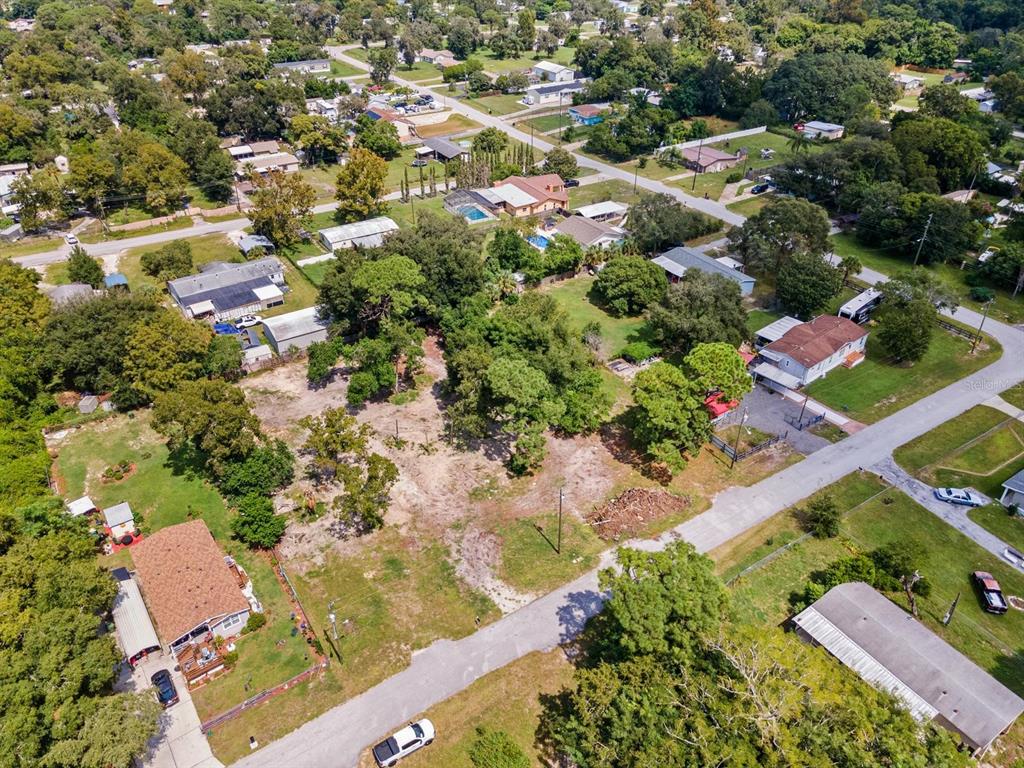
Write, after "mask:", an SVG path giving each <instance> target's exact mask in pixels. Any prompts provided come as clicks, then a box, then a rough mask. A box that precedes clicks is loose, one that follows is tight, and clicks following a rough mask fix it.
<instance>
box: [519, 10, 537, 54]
mask: <svg viewBox="0 0 1024 768" xmlns="http://www.w3.org/2000/svg"><path fill="white" fill-rule="evenodd" d="M536 20H537V17H536V16H535V15H534V13H533V11H532V10H531V9H529V8H523V9H522V10H521V11H519V15H518V16H517V17H516V37H518V38H519V42H520V44H521V45H522V49H523V50H524V51H528V50H530V49H531V48H532V47H533V41H534V39H535V38H536V36H537V27H536V24H535V22H536Z"/></svg>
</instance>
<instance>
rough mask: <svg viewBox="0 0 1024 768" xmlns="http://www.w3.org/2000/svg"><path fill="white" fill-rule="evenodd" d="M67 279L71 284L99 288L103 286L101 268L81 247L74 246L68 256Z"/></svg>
mask: <svg viewBox="0 0 1024 768" xmlns="http://www.w3.org/2000/svg"><path fill="white" fill-rule="evenodd" d="M68 279H69V280H70V281H71V282H72V283H85V284H86V285H91V286H92V287H93V288H99V287H100V286H101V285H103V267H102V266H100V262H99V260H97V259H94V258H93V257H92V256H90V255H89V254H88V253H86V252H85V249H84V248H83V247H82V246H80V245H76V246H75V247H74V248H72V249H71V253H70V254H68Z"/></svg>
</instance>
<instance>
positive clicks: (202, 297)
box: [167, 256, 285, 320]
mask: <svg viewBox="0 0 1024 768" xmlns="http://www.w3.org/2000/svg"><path fill="white" fill-rule="evenodd" d="M284 286H285V283H284V267H283V266H282V264H281V262H280V261H279V260H278V259H277V258H275V257H273V256H268V257H267V258H263V259H257V260H256V261H249V262H245V263H243V264H228V263H226V262H223V261H213V262H210V263H209V264H207V265H206V266H204V267H203V270H202V271H201V272H200V273H199V274H197V275H189V276H188V277H179V278H178V279H177V280H169V281H168V282H167V291H168V292H169V293H170V294H171V298H173V299H174V300H175V302H177V304H178V306H180V307H181V308H182V309H183V310H184V311H185V314H186V315H188V316H189V317H199V316H202V315H212V316H213V317H214V318H215V319H217V320H221V319H227V318H231V317H236V316H238V315H242V314H246V313H249V312H256V311H259V310H260V309H266V308H268V307H272V306H276V305H278V304H281V303H282V302H283V301H284V294H283V290H282V289H283V288H284Z"/></svg>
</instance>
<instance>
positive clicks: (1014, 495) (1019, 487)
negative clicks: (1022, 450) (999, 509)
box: [999, 469, 1024, 512]
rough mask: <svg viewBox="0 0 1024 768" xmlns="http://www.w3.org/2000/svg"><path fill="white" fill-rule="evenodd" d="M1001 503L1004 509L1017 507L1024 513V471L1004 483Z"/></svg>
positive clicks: (1000, 498)
mask: <svg viewBox="0 0 1024 768" xmlns="http://www.w3.org/2000/svg"><path fill="white" fill-rule="evenodd" d="M999 503H1000V504H1002V505H1003V506H1004V507H1012V506H1015V505H1016V507H1017V508H1018V509H1020V510H1021V511H1022V512H1024V469H1022V470H1021V471H1020V472H1018V473H1017V474H1015V475H1014V476H1013V477H1011V478H1009V479H1008V480H1007V481H1006V482H1005V483H1003V495H1002V496H1000V497H999Z"/></svg>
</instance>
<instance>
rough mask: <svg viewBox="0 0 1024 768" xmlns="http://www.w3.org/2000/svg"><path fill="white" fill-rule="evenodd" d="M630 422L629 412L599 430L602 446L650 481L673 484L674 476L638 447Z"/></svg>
mask: <svg viewBox="0 0 1024 768" xmlns="http://www.w3.org/2000/svg"><path fill="white" fill-rule="evenodd" d="M629 421H630V418H629V412H628V411H627V412H626V413H623V414H620V415H619V416H616V417H615V418H614V419H612V420H611V421H609V422H607V423H606V424H604V425H603V426H602V427H601V429H600V430H599V435H600V437H601V444H602V445H603V446H604V448H605V450H606V451H608V453H610V454H611V456H612V458H614V459H615V460H616V461H618V462H620V463H622V464H625V465H627V466H629V467H632V468H633V469H634V470H636V471H637V472H639V473H640V474H641V475H643V476H644V477H646V478H648V479H649V480H654V481H655V482H657V483H659V484H661V485H668V484H669V483H671V482H672V474H671V473H670V472H668V470H667V469H666V468H665V467H662V466H660V465H658V464H655V463H653V462H651V461H650V460H649V458H648V457H647V454H646V453H644V452H643V451H641V450H640V449H639V448H638V447H637V445H636V443H635V442H634V441H633V432H632V430H631V429H630V425H629Z"/></svg>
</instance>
